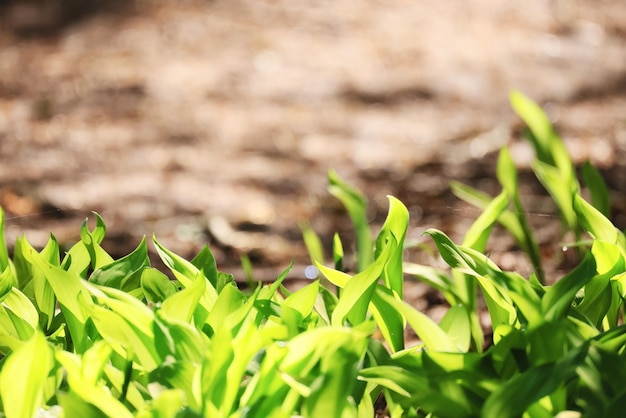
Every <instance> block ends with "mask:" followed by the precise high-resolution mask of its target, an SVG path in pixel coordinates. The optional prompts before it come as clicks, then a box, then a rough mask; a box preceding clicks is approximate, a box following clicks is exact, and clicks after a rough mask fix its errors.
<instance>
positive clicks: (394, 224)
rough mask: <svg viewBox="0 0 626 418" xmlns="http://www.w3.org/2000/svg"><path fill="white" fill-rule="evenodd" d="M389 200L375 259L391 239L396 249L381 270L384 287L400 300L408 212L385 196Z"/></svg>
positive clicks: (401, 205) (392, 198)
mask: <svg viewBox="0 0 626 418" xmlns="http://www.w3.org/2000/svg"><path fill="white" fill-rule="evenodd" d="M387 199H388V200H389V212H388V214H387V218H386V219H385V223H384V224H383V226H382V228H381V230H380V233H379V234H378V238H377V239H376V250H375V257H379V256H380V254H381V253H382V252H383V251H384V249H385V247H386V245H387V241H388V240H390V239H391V238H392V239H393V241H394V242H395V245H396V248H395V251H394V252H393V253H391V255H390V256H389V261H388V262H387V264H386V265H385V267H384V268H383V274H382V276H383V281H384V282H385V285H386V286H387V287H388V288H389V289H391V290H392V291H394V292H395V293H396V294H397V295H398V296H399V297H400V298H402V294H403V291H402V285H403V274H402V255H403V250H404V238H405V236H406V230H407V227H408V225H409V211H408V209H407V208H406V206H404V205H403V204H402V202H400V201H399V200H398V199H396V198H395V197H393V196H387Z"/></svg>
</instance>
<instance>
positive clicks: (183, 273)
mask: <svg viewBox="0 0 626 418" xmlns="http://www.w3.org/2000/svg"><path fill="white" fill-rule="evenodd" d="M152 241H153V242H154V245H155V247H156V250H157V253H158V254H159V256H160V257H161V260H163V262H164V263H165V265H166V266H167V267H168V268H169V269H170V270H171V271H172V273H174V276H175V277H176V280H178V282H179V283H180V284H181V285H183V287H188V286H190V285H192V284H193V283H194V282H195V281H196V279H197V278H199V277H201V278H202V279H203V281H207V278H206V276H205V275H204V273H203V272H202V270H200V269H199V268H198V267H196V266H195V265H193V264H192V263H190V262H189V261H187V260H185V259H184V258H182V257H180V256H179V255H176V254H174V253H173V252H171V251H170V250H168V249H166V248H165V247H163V246H162V245H161V244H160V243H159V242H158V241H157V239H156V237H154V238H153V239H152ZM216 299H217V290H216V289H215V288H214V287H213V286H212V285H211V283H210V282H209V283H208V285H207V286H206V289H205V292H204V295H203V296H202V299H201V300H200V303H201V305H202V306H203V307H204V308H205V309H206V310H207V311H208V310H209V309H210V307H211V306H213V304H214V303H215V300H216Z"/></svg>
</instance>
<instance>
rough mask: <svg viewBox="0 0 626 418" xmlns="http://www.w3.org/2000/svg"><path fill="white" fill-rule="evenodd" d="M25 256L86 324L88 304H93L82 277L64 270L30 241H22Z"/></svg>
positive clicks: (67, 305)
mask: <svg viewBox="0 0 626 418" xmlns="http://www.w3.org/2000/svg"><path fill="white" fill-rule="evenodd" d="M22 243H23V248H24V253H23V254H24V257H25V259H26V260H27V261H28V262H29V263H31V264H32V265H33V266H34V267H35V268H37V269H39V270H40V271H41V273H42V274H43V276H44V277H45V278H46V280H47V281H48V283H50V286H51V287H52V289H53V290H54V294H55V295H56V297H57V299H58V300H59V302H60V303H61V305H63V306H64V307H65V308H67V309H68V310H69V311H70V312H71V313H72V315H73V316H74V317H75V318H76V319H77V320H78V321H79V322H80V323H81V324H82V325H84V323H85V321H86V320H87V315H86V313H85V311H84V308H85V307H86V306H89V305H91V304H92V302H91V300H90V299H89V298H88V296H87V292H86V289H85V286H84V284H83V281H81V280H82V279H81V278H80V277H79V276H77V275H75V274H72V273H70V272H68V271H65V270H63V269H62V268H60V267H57V266H55V265H53V264H50V263H49V262H48V261H47V260H45V259H44V258H43V257H42V255H41V254H39V253H38V252H37V251H35V249H34V248H33V247H32V246H31V245H30V244H29V243H28V241H26V240H24V241H22Z"/></svg>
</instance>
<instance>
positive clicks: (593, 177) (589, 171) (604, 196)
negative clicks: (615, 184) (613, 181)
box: [582, 161, 611, 217]
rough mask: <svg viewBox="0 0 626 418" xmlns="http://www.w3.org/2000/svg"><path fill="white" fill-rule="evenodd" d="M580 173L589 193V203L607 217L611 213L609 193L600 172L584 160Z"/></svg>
mask: <svg viewBox="0 0 626 418" xmlns="http://www.w3.org/2000/svg"><path fill="white" fill-rule="evenodd" d="M582 175H583V180H584V182H585V185H587V188H589V192H590V194H591V203H592V204H593V206H594V207H595V208H596V209H598V211H600V213H601V214H602V215H604V216H606V217H609V216H610V214H611V194H610V193H609V188H608V187H607V185H606V183H605V182H604V179H603V178H602V174H600V171H598V169H597V168H595V167H594V166H593V165H591V163H590V162H589V161H585V163H584V164H583V167H582Z"/></svg>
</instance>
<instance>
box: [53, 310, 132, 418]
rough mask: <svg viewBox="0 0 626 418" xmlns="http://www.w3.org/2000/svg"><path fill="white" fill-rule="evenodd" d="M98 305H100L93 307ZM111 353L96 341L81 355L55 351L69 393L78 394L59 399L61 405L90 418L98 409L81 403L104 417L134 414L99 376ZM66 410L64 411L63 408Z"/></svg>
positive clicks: (125, 416)
mask: <svg viewBox="0 0 626 418" xmlns="http://www.w3.org/2000/svg"><path fill="white" fill-rule="evenodd" d="M96 308H99V307H96ZM110 354H111V352H110V350H109V347H107V344H106V343H96V344H95V345H94V346H93V347H91V348H90V349H89V350H87V351H86V352H85V357H84V358H80V357H78V356H76V355H74V354H72V353H69V352H67V351H57V352H56V359H57V361H58V362H59V363H61V364H62V365H63V367H64V369H65V372H66V373H67V382H68V384H69V387H70V389H71V391H72V392H71V393H70V394H75V395H77V396H76V397H73V396H72V397H71V398H70V399H67V400H62V402H61V405H62V406H63V407H64V410H65V408H66V405H67V406H68V407H69V409H70V410H77V411H81V413H88V414H89V415H87V416H89V417H92V416H100V414H98V413H97V412H96V413H94V412H92V411H93V409H92V408H90V407H89V406H87V405H84V404H82V403H83V402H84V403H86V404H89V405H91V406H93V407H95V408H96V409H97V410H99V411H100V412H102V413H103V414H104V416H108V417H116V418H117V417H119V418H132V417H133V414H132V413H131V412H130V411H129V410H128V409H127V408H126V407H125V406H124V405H123V404H122V403H121V402H120V401H119V400H117V399H116V398H114V397H113V396H112V395H111V392H110V390H109V389H108V388H107V387H105V385H104V383H102V382H101V380H100V379H99V377H100V376H101V374H102V370H103V368H104V363H105V362H106V361H107V360H108V359H109V356H110ZM65 412H66V413H67V411H65Z"/></svg>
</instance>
